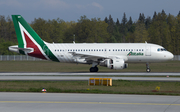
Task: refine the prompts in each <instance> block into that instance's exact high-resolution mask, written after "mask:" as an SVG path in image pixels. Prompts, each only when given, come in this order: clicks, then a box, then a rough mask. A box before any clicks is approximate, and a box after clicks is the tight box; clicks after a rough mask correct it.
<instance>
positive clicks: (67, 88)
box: [0, 80, 180, 95]
mask: <svg viewBox="0 0 180 112" xmlns="http://www.w3.org/2000/svg"><path fill="white" fill-rule="evenodd" d="M157 86H159V87H160V91H158V92H152V90H155V88H156V87H157ZM42 88H45V89H46V90H47V92H50V93H55V92H56V93H103V94H151V95H180V90H179V88H180V82H151V81H150V82H147V81H124V80H113V86H88V81H0V92H41V90H42Z"/></svg>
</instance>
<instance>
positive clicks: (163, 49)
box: [157, 48, 167, 51]
mask: <svg viewBox="0 0 180 112" xmlns="http://www.w3.org/2000/svg"><path fill="white" fill-rule="evenodd" d="M157 51H167V50H166V49H165V48H158V49H157Z"/></svg>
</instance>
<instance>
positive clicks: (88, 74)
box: [0, 72, 180, 76]
mask: <svg viewBox="0 0 180 112" xmlns="http://www.w3.org/2000/svg"><path fill="white" fill-rule="evenodd" d="M3 75H5V76H7V75H11V76H13V75H21V76H22V75H43V76H44V75H57V76H58V75H62V76H63V75H65V76H73V75H75V76H78V75H82V76H92V75H99V76H100V75H114V76H116V75H124V76H167V75H168V76H180V73H173V72H169V73H162V72H159V73H157V72H150V73H147V72H144V73H142V72H139V73H138V72H137V73H134V72H133V73H132V72H129V73H127V72H126V73H123V72H120V73H99V72H97V73H89V72H88V73H74V72H73V73H72V72H70V73H68V72H60V73H54V72H52V73H47V72H46V73H43V72H42V73H0V76H3Z"/></svg>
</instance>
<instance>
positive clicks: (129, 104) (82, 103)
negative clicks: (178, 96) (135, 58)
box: [0, 101, 180, 106]
mask: <svg viewBox="0 0 180 112" xmlns="http://www.w3.org/2000/svg"><path fill="white" fill-rule="evenodd" d="M0 103H57V104H58V103H71V104H72V103H74V104H116V105H176V106H180V104H161V103H116V102H51V101H0Z"/></svg>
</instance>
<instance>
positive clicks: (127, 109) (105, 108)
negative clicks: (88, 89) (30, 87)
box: [0, 92, 180, 112]
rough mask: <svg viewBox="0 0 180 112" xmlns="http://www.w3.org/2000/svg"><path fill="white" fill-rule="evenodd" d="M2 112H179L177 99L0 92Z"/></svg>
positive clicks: (146, 96) (143, 96) (142, 96)
mask: <svg viewBox="0 0 180 112" xmlns="http://www.w3.org/2000/svg"><path fill="white" fill-rule="evenodd" d="M0 110H1V111H2V112H50V111H52V112H112V111H113V112H179V110H180V97H179V96H159V95H119V94H115V95H114V94H70V93H11V92H10V93H6V92H2V93H0Z"/></svg>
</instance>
